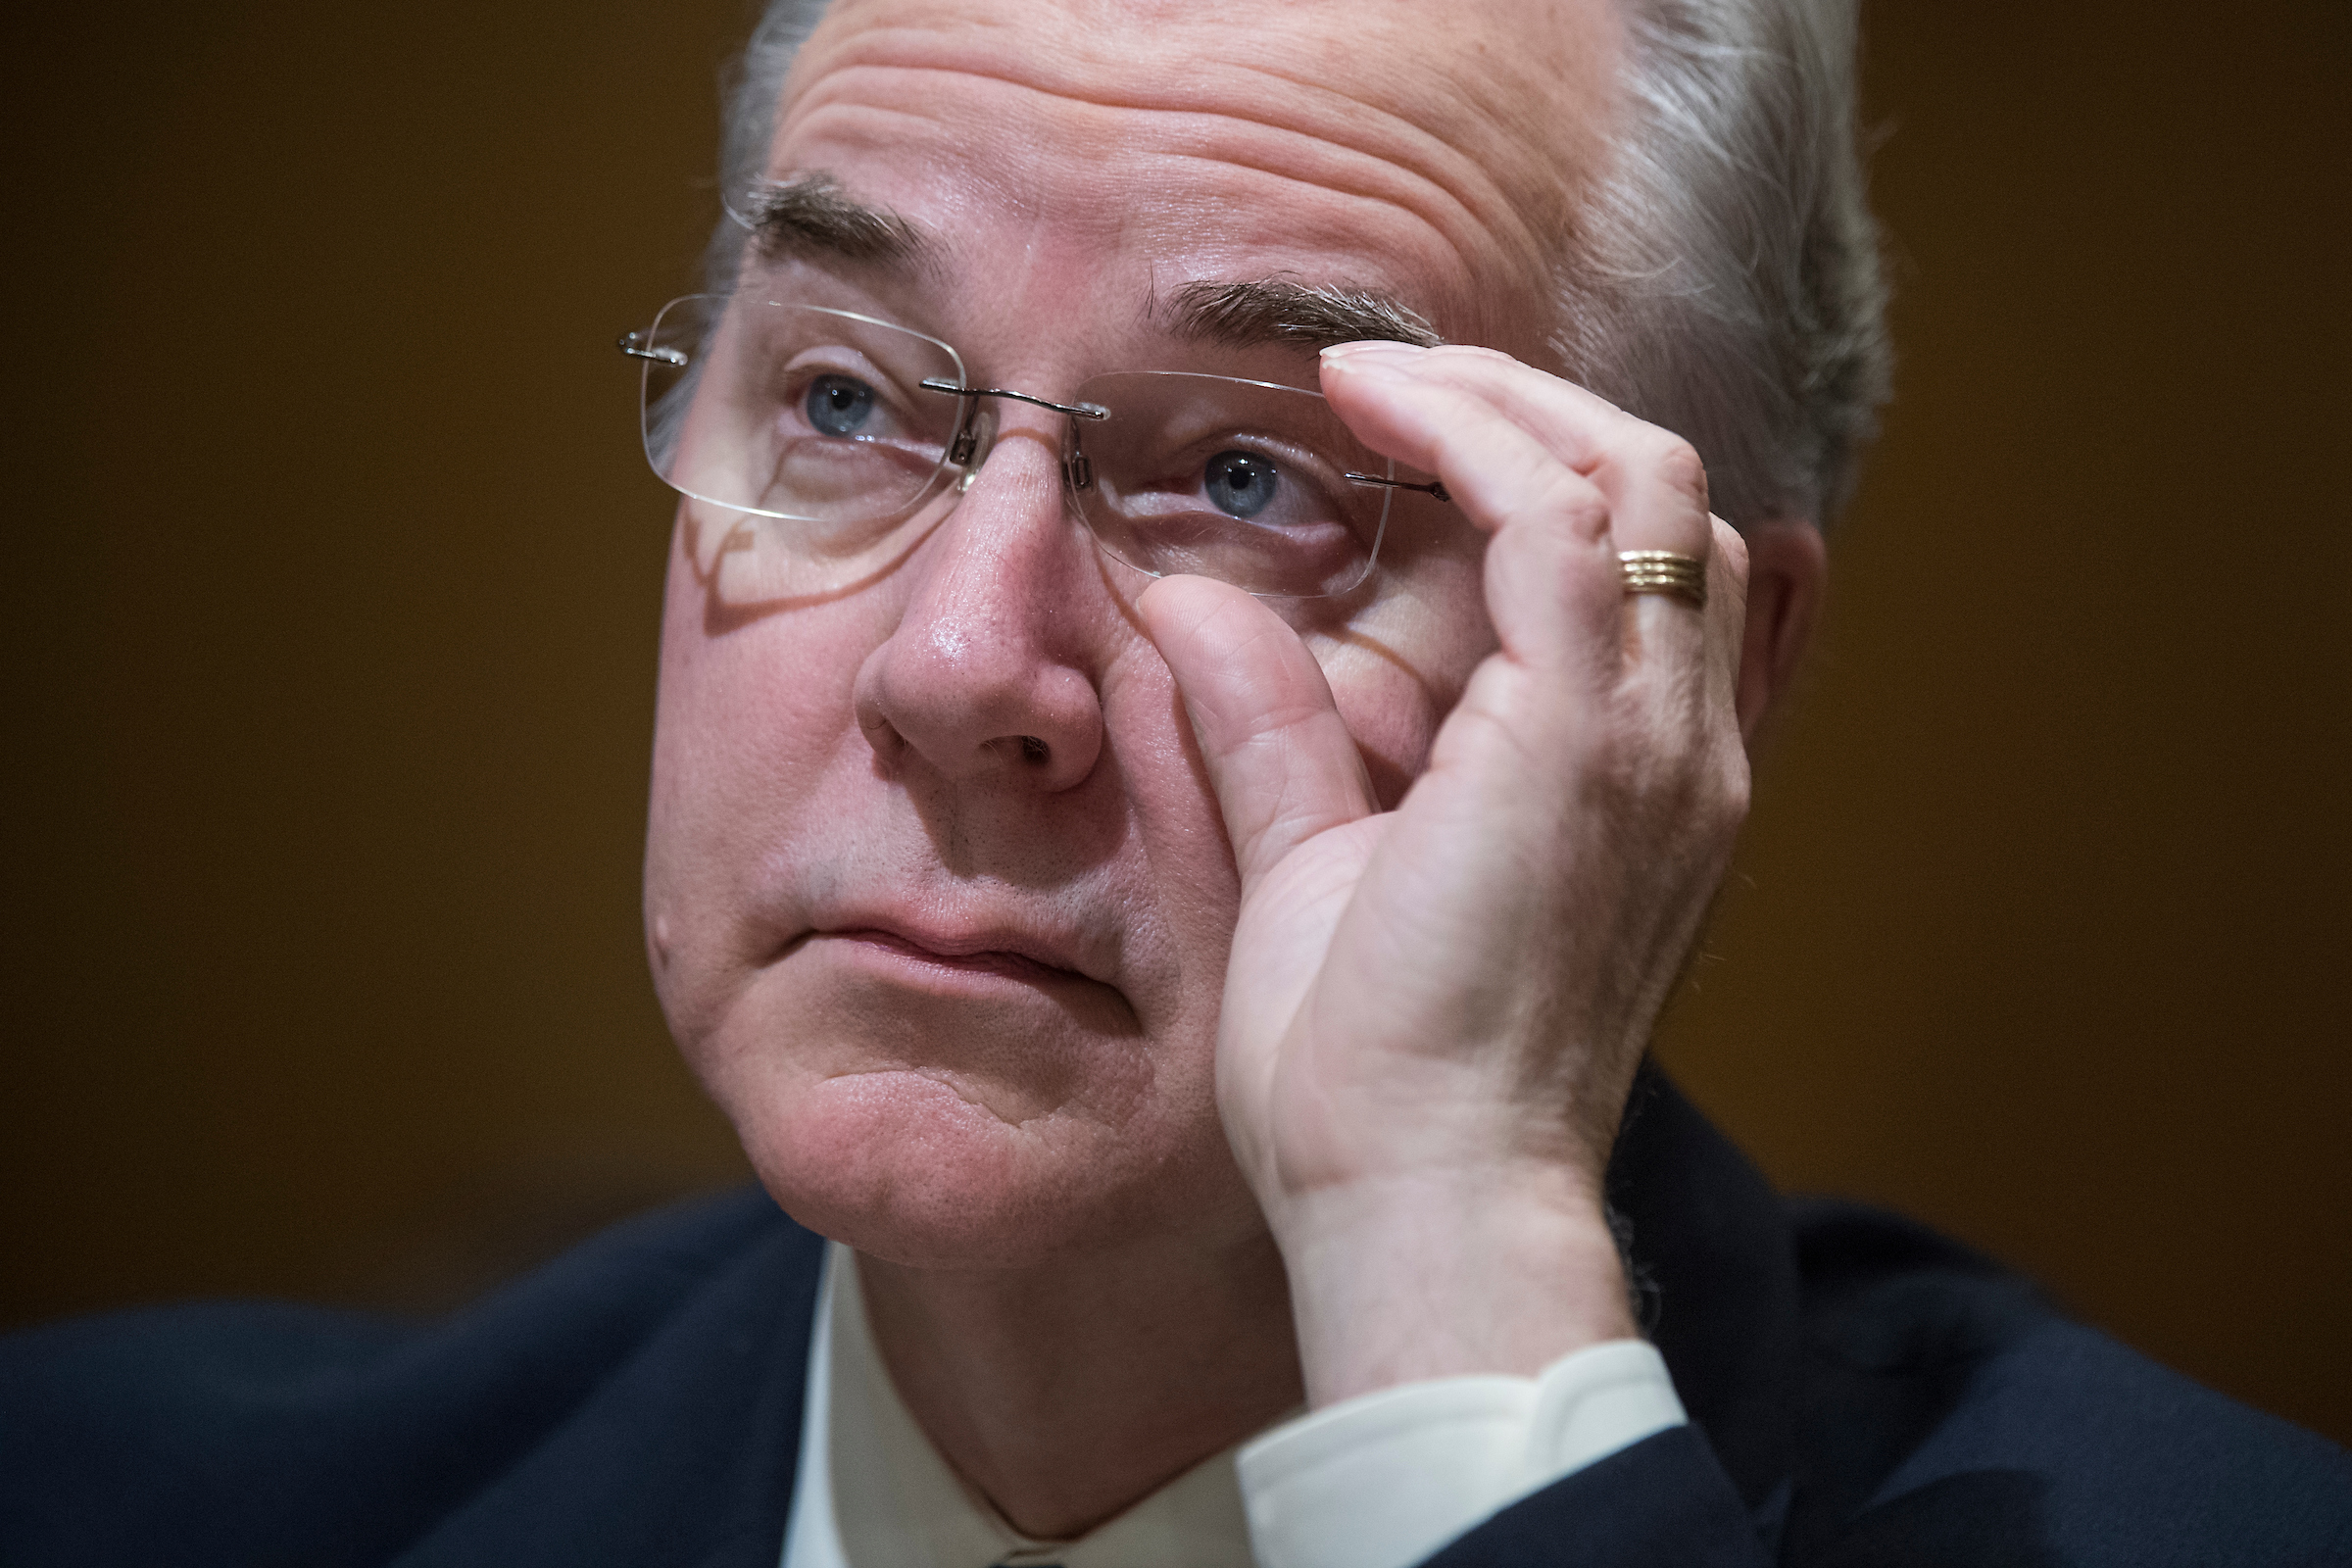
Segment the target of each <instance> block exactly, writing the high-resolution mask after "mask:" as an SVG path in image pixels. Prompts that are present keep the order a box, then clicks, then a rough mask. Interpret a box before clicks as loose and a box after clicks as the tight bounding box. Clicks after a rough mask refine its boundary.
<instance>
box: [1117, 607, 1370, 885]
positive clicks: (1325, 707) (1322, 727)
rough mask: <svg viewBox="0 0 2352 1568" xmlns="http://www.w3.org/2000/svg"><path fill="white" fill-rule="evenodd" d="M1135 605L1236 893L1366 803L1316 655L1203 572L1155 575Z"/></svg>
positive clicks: (1364, 781) (1366, 786)
mask: <svg viewBox="0 0 2352 1568" xmlns="http://www.w3.org/2000/svg"><path fill="white" fill-rule="evenodd" d="M1136 610H1137V612H1138V613H1140V614H1141V615H1142V616H1143V621H1144V630H1145V631H1146V632H1147V633H1148V634H1149V635H1150V636H1151V638H1152V642H1153V644H1155V645H1156V646H1157V647H1158V649H1159V657H1160V658H1162V659H1163V660H1165V661H1167V664H1168V668H1169V670H1170V671H1171V672H1172V673H1173V674H1174V675H1175V677H1176V690H1177V693H1178V695H1180V696H1181V697H1182V698H1183V699H1184V711H1185V714H1186V716H1187V717H1189V718H1190V719H1191V720H1192V725H1193V734H1194V735H1195V737H1196V738H1198V739H1199V741H1200V743H1201V760H1202V761H1203V762H1204V763H1205V764H1206V765H1207V768H1208V779H1209V785H1210V787H1211V788H1213V789H1214V790H1215V791H1216V792H1217V806H1218V808H1219V809H1220V810H1222V811H1223V813H1224V816H1225V835H1226V837H1227V838H1229V839H1230V840H1232V842H1233V856H1234V860H1235V862H1236V864H1237V865H1238V866H1239V867H1240V869H1241V873H1242V891H1243V895H1244V896H1245V897H1247V896H1248V894H1249V892H1250V888H1251V887H1252V886H1253V885H1254V884H1255V883H1256V882H1257V881H1258V880H1259V879H1260V878H1262V877H1263V876H1264V875H1265V874H1266V872H1268V871H1269V870H1271V869H1272V868H1273V867H1274V865H1275V864H1276V862H1278V861H1279V860H1281V859H1282V858H1283V857H1284V856H1285V855H1288V854H1289V853H1290V852H1291V851H1292V850H1293V849H1295V848H1296V847H1297V846H1299V844H1302V843H1304V842H1305V841H1306V840H1308V839H1310V838H1313V837H1314V836H1315V835H1316V834H1318V833H1321V832H1323V831H1324V830H1325V829H1327V828H1334V827H1339V826H1341V825H1343V824H1345V823H1348V822H1352V821H1355V820H1356V819H1357V818H1359V817H1364V816H1369V815H1370V814H1371V813H1372V812H1373V811H1374V810H1375V809H1377V808H1376V804H1375V802H1374V799H1373V795H1372V780H1371V777H1370V775H1369V774H1367V773H1366V772H1365V771H1364V760H1363V757H1362V756H1361V754H1359V753H1358V752H1357V751H1356V749H1355V740H1354V738H1353V737H1352V736H1350V735H1349V734H1348V726H1347V725H1346V724H1345V723H1343V722H1341V719H1340V711H1339V708H1338V707H1337V706H1336V705H1335V704H1334V703H1333V702H1332V697H1331V687H1330V685H1329V684H1328V683H1327V682H1325V680H1324V679H1323V670H1322V666H1320V665H1319V664H1317V663H1316V662H1315V658H1314V655H1312V654H1310V653H1308V652H1307V651H1306V645H1305V644H1304V643H1302V642H1300V641H1299V635H1298V633H1296V632H1294V631H1292V630H1291V628H1290V627H1289V626H1287V625H1285V624H1284V623H1283V620H1282V617H1281V616H1279V615H1277V614H1275V613H1274V612H1273V611H1271V610H1269V609H1267V608H1266V607H1265V606H1264V605H1263V604H1261V603H1259V602H1258V601H1257V600H1256V599H1254V598H1252V597H1250V595H1249V594H1246V593H1244V592H1243V591H1242V590H1241V589H1239V588H1235V587H1232V586H1231V585H1229V584H1226V583H1221V582H1215V581H1212V580H1211V579H1209V578H1206V577H1163V578H1161V579H1160V580H1159V581H1158V582H1155V583H1153V584H1152V586H1151V587H1150V588H1148V589H1146V590H1145V591H1144V595H1143V597H1142V598H1141V599H1140V600H1138V601H1137V602H1136Z"/></svg>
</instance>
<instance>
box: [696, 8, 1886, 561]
mask: <svg viewBox="0 0 2352 1568" xmlns="http://www.w3.org/2000/svg"><path fill="white" fill-rule="evenodd" d="M1621 3H1622V4H1623V5H1624V6H1625V9H1626V23H1627V31H1628V35H1629V42H1630V49H1629V51H1628V59H1627V63H1626V69H1625V83H1624V85H1625V88H1626V97H1627V109H1628V112H1629V114H1630V116H1631V118H1632V121H1633V127H1632V134H1630V135H1626V136H1622V137H1620V138H1619V140H1618V146H1617V147H1616V149H1615V156H1614V160H1613V162H1612V163H1611V165H1610V167H1609V168H1608V170H1607V171H1606V172H1605V173H1604V175H1603V177H1602V178H1601V179H1600V181H1599V182H1598V183H1597V185H1596V187H1595V188H1594V190H1593V192H1592V194H1591V195H1590V196H1588V197H1587V198H1586V200H1585V201H1584V203H1583V204H1582V208H1581V211H1580V214H1579V219H1578V221H1577V222H1576V224H1575V225H1574V232H1573V235H1572V237H1571V238H1570V240H1569V242H1568V245H1567V248H1566V252H1565V254H1563V255H1562V257H1561V258H1560V264H1559V268H1558V272H1557V276H1558V285H1557V286H1558V293H1559V318H1558V326H1557V327H1556V329H1555V330H1554V331H1553V333H1552V334H1551V338H1550V342H1551V346H1552V348H1553V350H1554V351H1555V352H1556V353H1557V354H1558V355H1559V358H1560V364H1561V368H1563V369H1565V370H1566V371H1567V372H1568V373H1569V374H1570V375H1572V376H1574V377H1575V378H1576V379H1578V380H1579V381H1582V382H1583V383H1584V384H1585V385H1587V386H1589V387H1591V388H1592V389H1593V391H1595V392H1598V393H1599V394H1600V395H1601V396H1603V397H1605V398H1607V399H1609V401H1611V402H1612V403H1615V404H1617V405H1618V406H1619V407H1620V408H1623V409H1625V410H1627V411H1628V412H1630V413H1633V414H1636V415H1639V416H1640V417H1642V418H1644V419H1647V420H1650V421H1651V422H1652V423H1655V424H1659V425H1662V426H1664V427H1665V428H1667V429H1669V430H1673V431H1675V432H1676V433H1678V434H1680V435H1682V436H1683V437H1684V438H1685V439H1687V440H1689V441H1690V442H1691V445H1692V446H1694V447H1696V448H1697V449H1698V452H1699V455H1700V457H1701V458H1702V459H1703V460H1704V461H1705V463H1706V466H1707V478H1708V485H1709V490H1710V494H1711V497H1712V504H1713V506H1714V510H1715V511H1716V512H1718V513H1720V514H1721V515H1724V516H1725V517H1727V518H1729V519H1731V520H1732V521H1733V522H1735V523H1744V522H1753V521H1756V520H1759V519H1762V518H1766V517H1772V516H1783V517H1805V518H1812V519H1814V520H1816V521H1820V522H1827V521H1828V520H1829V519H1830V518H1831V517H1832V516H1834V515H1836V514H1837V512H1838V509H1839V508H1840V507H1841V506H1842V505H1843V504H1844V502H1845V499H1846V497H1847V495H1848V494H1849V493H1850V492H1851V490H1852V488H1853V482H1854V475H1855V470H1856V467H1857V466H1858V465H1859V462H1860V459H1861V455H1862V450H1863V448H1864V447H1866V446H1867V445H1868V444H1869V441H1870V438H1871V436H1872V435H1873V434H1874V433H1875V432H1876V430H1877V427H1878V408H1879V405H1880V404H1882V403H1884V402H1885V401H1886V399H1887V387H1888V381H1889V377H1890V374H1891V367H1892V351H1891V349H1890V346H1889V344H1888V342H1887V325H1886V311H1887V286H1886V282H1885V280H1884V278H1883V276H1882V274H1881V270H1880V256H1879V232H1878V225H1877V223H1876V222H1875V221H1873V220H1872V218H1871V216H1870V209H1869V206H1868V205H1867V203H1866V202H1865V200H1864V181H1863V172H1862V159H1861V154H1860V149H1859V146H1858V144H1857V138H1856V127H1855V109H1856V105H1855V81H1854V66H1855V53H1856V48H1857V44H1858V41H1859V39H1858V33H1859V28H1858V24H1857V21H1856V10H1857V5H1858V0H1621ZM825 5H826V0H769V3H768V5H767V8H766V11H765V12H764V13H763V14H762V15H761V17H760V23H759V25H757V26H756V27H754V28H753V30H752V36H751V40H750V42H749V43H747V44H746V45H745V46H744V51H743V54H742V56H741V57H740V59H738V60H737V62H736V63H735V65H734V67H733V69H732V71H731V73H730V79H729V81H728V82H727V84H726V108H725V137H724V143H723V146H722V150H721V155H720V180H721V187H722V189H723V190H724V191H726V192H728V193H729V198H728V199H729V200H730V202H739V200H740V195H741V193H743V192H745V191H747V190H748V189H749V188H750V187H751V185H752V184H753V183H754V181H755V180H756V179H757V177H758V175H759V174H760V169H761V166H762V163H763V161H764V160H765V158H766V156H767V147H768V142H769V140H770V139H771V138H772V136H773V135H774V132H775V123H776V114H777V110H778V108H779V107H780V101H781V99H782V96H783V89H784V75H785V73H786V72H787V71H789V70H790V69H791V66H792V60H793V56H794V55H795V54H796V53H797V52H798V51H799V49H800V47H801V44H802V43H803V42H804V41H805V40H806V39H807V38H808V36H809V31H810V30H811V29H812V28H813V27H814V26H815V25H816V23H817V21H818V19H820V18H821V17H822V16H823V15H824V11H825ZM738 210H740V208H739V209H738ZM744 239H745V231H744V229H743V228H742V227H741V226H740V225H739V224H737V223H736V222H734V221H725V220H722V221H720V223H719V225H718V229H717V232H716V233H715V234H713V235H712V236H711V248H710V252H709V256H708V270H709V273H710V277H711V288H712V289H713V290H715V291H720V292H723V291H724V290H725V289H727V288H728V287H730V286H731V285H732V283H733V280H734V276H735V269H736V267H737V265H738V263H739V261H740V259H741V256H742V252H743V244H744Z"/></svg>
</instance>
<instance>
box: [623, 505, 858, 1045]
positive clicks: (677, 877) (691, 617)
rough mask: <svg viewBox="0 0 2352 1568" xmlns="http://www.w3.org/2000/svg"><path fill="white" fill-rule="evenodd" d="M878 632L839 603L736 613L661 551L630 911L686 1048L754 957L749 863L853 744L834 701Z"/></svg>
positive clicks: (810, 801) (766, 852)
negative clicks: (657, 657)
mask: <svg viewBox="0 0 2352 1568" xmlns="http://www.w3.org/2000/svg"><path fill="white" fill-rule="evenodd" d="M881 635H883V631H882V624H881V616H880V614H879V613H877V609H876V607H874V606H871V605H863V604H858V603H852V602H846V601H845V602H844V603H842V604H839V605H835V606H825V607H813V608H809V609H805V610H801V611H797V612H795V613H790V614H785V613H775V614H768V615H762V616H757V617H751V618H746V617H745V615H744V614H743V613H742V612H741V610H740V609H738V608H735V607H730V606H728V605H726V604H725V603H723V602H722V601H720V600H719V599H717V597H716V596H715V595H714V594H712V593H711V592H710V591H708V588H707V584H706V580H705V579H703V578H702V577H701V576H700V574H698V572H697V571H696V569H695V563H694V562H693V560H692V558H691V557H689V556H687V555H686V553H685V552H684V550H683V549H680V550H678V551H676V552H673V555H672V559H671V569H670V578H669V583H668V587H667V589H666V593H665V599H664V604H663V610H662V664H661V684H660V691H659V698H658V701H657V705H656V711H655V723H654V756H653V781H652V794H651V802H650V808H649V811H648V817H647V828H646V877H645V920H646V934H647V941H648V948H649V952H650V955H651V957H652V960H653V965H654V977H655V983H656V987H657V989H658V990H659V992H660V993H661V997H662V1007H663V1010H664V1011H665V1012H666V1013H667V1014H668V1016H669V1020H670V1027H671V1029H672V1031H673V1033H675V1034H676V1036H677V1038H678V1040H679V1042H680V1044H681V1046H683V1047H685V1048H686V1049H687V1050H688V1052H689V1054H692V1052H693V1049H694V1044H693V1043H694V1042H695V1041H696V1040H697V1039H698V1038H700V1036H701V1035H702V1034H703V1033H704V1032H705V1031H706V1030H707V1029H708V1028H709V1026H710V1024H711V1021H712V1019H713V1017H714V1016H715V1011H716V1010H717V1009H720V1008H723V1006H724V1005H725V1003H726V1001H727V999H728V997H729V996H730V995H731V993H732V989H733V988H734V987H735V986H737V985H739V984H740V982H741V973H742V969H743V967H744V965H745V964H746V963H748V962H752V961H756V956H754V955H751V954H748V953H746V952H743V951H741V950H742V949H743V947H744V944H745V942H746V941H747V939H748V937H747V933H748V932H750V931H751V930H753V929H755V928H756V927H755V926H754V924H753V923H750V922H747V921H746V919H745V915H746V914H747V912H748V911H749V910H750V909H751V908H752V907H754V905H755V904H756V901H757V900H758V898H759V897H760V894H759V891H758V887H759V879H760V873H761V871H762V868H763V867H764V866H765V864H766V862H767V860H768V858H770V857H771V856H772V855H773V854H774V853H775V851H776V848H777V846H778V845H779V844H780V843H781V842H783V841H784V840H785V839H786V838H787V837H788V836H789V834H790V833H791V831H792V830H793V828H794V827H795V825H796V824H800V823H804V822H806V821H808V820H809V819H810V817H811V816H812V814H814V813H815V812H817V811H818V810H819V809H821V805H820V803H821V801H822V799H823V797H824V795H825V792H826V790H827V789H828V788H829V787H831V786H830V785H829V783H828V780H830V779H837V778H838V777H839V776H840V775H841V774H842V773H843V772H844V771H845V770H849V769H854V768H856V767H857V766H858V761H859V754H860V752H861V751H864V750H866V748H865V743H864V738H863V737H862V736H861V735H859V734H858V731H857V726H856V723H855V721H854V720H853V718H852V716H851V715H852V712H853V709H852V705H851V700H850V694H851V691H852V689H853V687H854V685H855V682H856V680H857V674H858V663H859V662H860V661H861V660H862V659H863V658H864V656H865V654H866V652H867V650H869V649H870V648H871V647H872V646H873V645H874V643H875V642H876V641H877V640H878V639H879V637H880V636H881Z"/></svg>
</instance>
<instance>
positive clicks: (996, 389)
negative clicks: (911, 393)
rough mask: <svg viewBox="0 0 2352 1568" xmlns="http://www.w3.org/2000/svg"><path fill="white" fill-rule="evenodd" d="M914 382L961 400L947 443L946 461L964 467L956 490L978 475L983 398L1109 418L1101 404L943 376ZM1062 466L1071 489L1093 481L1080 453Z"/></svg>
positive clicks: (983, 434) (982, 441)
mask: <svg viewBox="0 0 2352 1568" xmlns="http://www.w3.org/2000/svg"><path fill="white" fill-rule="evenodd" d="M917 384H918V385H920V386H921V387H922V389H923V390H924V391H926V392H939V393H944V394H946V395H947V396H949V397H956V398H961V399H963V400H964V407H963V417H961V418H960V419H958V420H956V438H955V440H954V441H952V442H950V443H949V445H948V461H949V462H950V463H952V464H954V465H955V466H957V467H958V468H961V469H962V470H963V476H962V478H960V479H958V480H957V481H956V489H957V490H958V491H959V492H960V491H963V490H968V489H970V488H971V486H972V481H973V480H974V479H975V478H977V477H978V476H979V472H980V467H979V464H978V463H976V462H974V461H973V460H974V459H975V458H978V457H983V456H984V455H985V449H986V447H987V444H988V443H987V439H986V438H987V435H988V433H989V432H987V431H985V430H984V429H983V428H982V425H981V419H980V400H981V399H982V398H1010V399H1012V400H1013V401H1014V402H1015V403H1027V404H1030V405H1032V406H1033V407H1036V408H1040V409H1051V410H1053V411H1054V413H1055V414H1059V415H1064V416H1067V417H1070V418H1073V419H1107V418H1109V417H1110V411H1109V410H1108V409H1106V408H1104V407H1103V405H1102V404H1100V403H1056V402H1054V400H1053V399H1052V398H1041V397H1038V396H1036V395H1035V394H1034V393H1029V392H1015V391H1014V390H1012V389H1011V388H1010V387H1003V386H960V385H958V384H956V382H954V381H951V380H948V379H947V378H946V377H944V376H937V375H929V376H925V377H924V378H923V379H922V380H921V381H920V382H919V383H917ZM1063 466H1064V468H1065V469H1067V470H1068V472H1069V479H1070V484H1071V486H1072V488H1074V489H1079V490H1083V489H1085V488H1086V487H1087V486H1088V485H1089V484H1091V483H1093V482H1094V473H1093V466H1092V465H1091V464H1089V463H1088V462H1087V461H1086V455H1085V454H1084V453H1079V454H1078V456H1077V457H1076V459H1075V461H1074V462H1073V463H1068V464H1064V465H1063Z"/></svg>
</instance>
